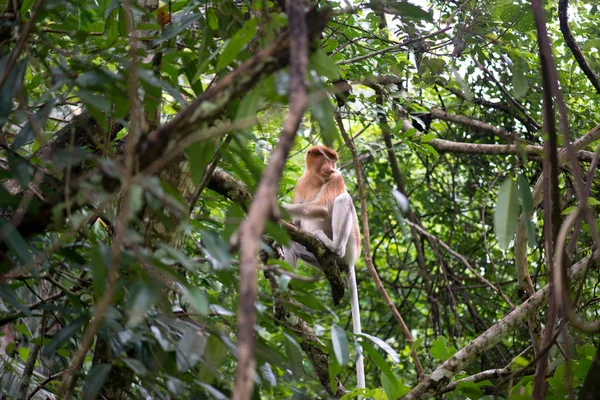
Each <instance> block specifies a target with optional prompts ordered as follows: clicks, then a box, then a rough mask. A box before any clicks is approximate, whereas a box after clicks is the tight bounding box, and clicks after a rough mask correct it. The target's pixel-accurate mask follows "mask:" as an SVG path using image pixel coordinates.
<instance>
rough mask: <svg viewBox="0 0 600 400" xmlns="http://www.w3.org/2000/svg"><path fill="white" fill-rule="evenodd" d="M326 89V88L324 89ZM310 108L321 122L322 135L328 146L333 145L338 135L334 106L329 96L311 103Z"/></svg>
mask: <svg viewBox="0 0 600 400" xmlns="http://www.w3.org/2000/svg"><path fill="white" fill-rule="evenodd" d="M323 90H324V89H323ZM310 110H311V112H312V115H313V117H314V118H315V119H316V120H317V122H318V123H319V127H320V128H321V135H322V136H323V142H324V143H325V145H326V146H330V147H331V146H332V145H333V142H334V140H335V138H336V137H337V136H338V131H337V127H336V124H335V121H334V120H333V106H332V105H331V101H329V97H327V96H326V97H325V98H324V99H323V100H321V101H319V102H317V103H314V104H313V105H311V107H310Z"/></svg>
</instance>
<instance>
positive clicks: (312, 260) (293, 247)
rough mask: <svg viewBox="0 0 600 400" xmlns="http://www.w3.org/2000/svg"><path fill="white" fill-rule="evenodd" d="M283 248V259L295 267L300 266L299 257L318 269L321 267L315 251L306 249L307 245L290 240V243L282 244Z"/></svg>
mask: <svg viewBox="0 0 600 400" xmlns="http://www.w3.org/2000/svg"><path fill="white" fill-rule="evenodd" d="M281 250H282V251H281V253H282V254H281V256H282V257H283V260H284V261H285V262H286V263H288V264H290V265H291V266H292V267H294V268H295V267H297V266H298V259H301V260H303V261H305V262H307V263H309V264H310V265H312V266H313V267H316V268H318V269H320V268H321V267H320V266H319V262H318V261H317V259H316V257H315V256H314V255H313V253H311V252H310V251H308V250H306V247H304V246H303V245H301V244H300V243H298V242H294V241H290V245H289V246H281Z"/></svg>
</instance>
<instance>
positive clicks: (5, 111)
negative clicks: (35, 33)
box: [0, 52, 27, 124]
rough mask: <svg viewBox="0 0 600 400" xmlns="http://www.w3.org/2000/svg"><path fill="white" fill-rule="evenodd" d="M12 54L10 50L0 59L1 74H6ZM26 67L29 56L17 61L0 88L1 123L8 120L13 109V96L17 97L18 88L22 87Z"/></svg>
mask: <svg viewBox="0 0 600 400" xmlns="http://www.w3.org/2000/svg"><path fill="white" fill-rule="evenodd" d="M11 55H12V53H10V52H9V54H7V55H6V56H4V58H2V60H0V76H2V74H4V71H5V70H6V67H7V63H8V59H9V58H10V56H11ZM26 67H27V58H25V59H23V61H19V62H18V63H16V64H15V65H14V66H13V68H12V70H11V71H10V72H9V74H8V78H7V79H6V81H5V82H4V85H3V86H2V88H1V90H0V124H4V123H5V122H6V118H7V117H8V115H9V114H10V113H11V111H12V109H13V98H14V97H15V94H16V93H17V90H19V88H20V87H21V84H22V82H23V77H24V75H25V69H26Z"/></svg>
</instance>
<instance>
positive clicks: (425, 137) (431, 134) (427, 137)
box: [419, 133, 437, 143]
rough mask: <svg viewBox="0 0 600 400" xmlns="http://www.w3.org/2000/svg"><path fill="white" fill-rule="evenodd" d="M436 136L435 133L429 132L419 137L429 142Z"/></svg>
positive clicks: (423, 141) (422, 140) (422, 141)
mask: <svg viewBox="0 0 600 400" xmlns="http://www.w3.org/2000/svg"><path fill="white" fill-rule="evenodd" d="M436 136H437V135H436V134H435V133H428V134H427V135H423V136H419V139H421V143H427V142H431V141H432V140H433V139H435V137H436Z"/></svg>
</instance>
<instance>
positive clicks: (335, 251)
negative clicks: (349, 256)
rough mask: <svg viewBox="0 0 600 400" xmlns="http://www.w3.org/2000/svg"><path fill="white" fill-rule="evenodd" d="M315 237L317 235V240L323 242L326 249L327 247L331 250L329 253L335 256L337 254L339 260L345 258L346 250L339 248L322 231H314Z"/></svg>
mask: <svg viewBox="0 0 600 400" xmlns="http://www.w3.org/2000/svg"><path fill="white" fill-rule="evenodd" d="M313 235H315V236H316V237H317V239H319V240H320V241H321V242H323V244H324V245H325V247H327V248H328V249H329V251H331V252H332V253H333V254H335V256H336V257H339V258H342V257H344V250H345V249H343V248H338V247H337V246H336V245H335V243H333V241H332V240H331V239H329V237H328V236H327V235H326V234H325V232H323V231H322V230H321V229H319V230H318V231H314V232H313Z"/></svg>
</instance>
